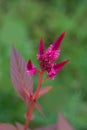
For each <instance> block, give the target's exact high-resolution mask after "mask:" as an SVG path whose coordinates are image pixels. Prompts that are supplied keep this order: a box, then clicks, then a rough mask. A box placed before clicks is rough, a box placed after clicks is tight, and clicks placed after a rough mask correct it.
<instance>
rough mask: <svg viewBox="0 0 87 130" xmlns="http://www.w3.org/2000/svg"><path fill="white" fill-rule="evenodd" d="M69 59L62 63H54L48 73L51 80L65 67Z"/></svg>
mask: <svg viewBox="0 0 87 130" xmlns="http://www.w3.org/2000/svg"><path fill="white" fill-rule="evenodd" d="M68 62H69V60H65V61H63V62H61V63H58V64H54V66H53V68H51V70H50V72H48V75H49V77H50V79H51V80H53V79H54V77H55V76H56V75H57V74H58V73H59V71H60V70H61V69H62V68H63V67H64V65H65V64H67V63H68Z"/></svg>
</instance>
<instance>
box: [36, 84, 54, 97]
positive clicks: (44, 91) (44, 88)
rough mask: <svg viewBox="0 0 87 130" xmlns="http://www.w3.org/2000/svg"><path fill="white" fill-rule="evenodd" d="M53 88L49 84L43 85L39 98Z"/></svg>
mask: <svg viewBox="0 0 87 130" xmlns="http://www.w3.org/2000/svg"><path fill="white" fill-rule="evenodd" d="M51 89H52V87H51V86H47V87H43V88H41V89H40V92H39V95H38V98H40V97H41V96H43V95H44V94H46V93H47V92H49V91H50V90H51Z"/></svg>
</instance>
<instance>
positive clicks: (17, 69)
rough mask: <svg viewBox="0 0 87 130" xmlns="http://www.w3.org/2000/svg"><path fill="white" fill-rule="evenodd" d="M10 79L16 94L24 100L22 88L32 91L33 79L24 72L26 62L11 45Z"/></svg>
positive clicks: (24, 95)
mask: <svg viewBox="0 0 87 130" xmlns="http://www.w3.org/2000/svg"><path fill="white" fill-rule="evenodd" d="M11 79H12V83H13V85H14V88H15V90H16V91H17V93H18V95H19V96H20V97H21V98H22V99H23V100H24V101H25V102H26V94H25V92H24V89H26V90H27V91H28V92H32V91H33V81H32V77H31V76H30V75H28V74H27V72H26V62H25V61H24V59H23V58H22V56H21V55H20V53H19V52H18V51H17V50H16V49H15V48H14V47H12V53H11ZM23 88H24V89H23Z"/></svg>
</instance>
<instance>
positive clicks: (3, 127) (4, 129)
mask: <svg viewBox="0 0 87 130" xmlns="http://www.w3.org/2000/svg"><path fill="white" fill-rule="evenodd" d="M0 130H17V129H16V128H15V127H14V126H13V125H11V124H5V123H2V124H0Z"/></svg>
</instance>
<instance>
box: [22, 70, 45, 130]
mask: <svg viewBox="0 0 87 130" xmlns="http://www.w3.org/2000/svg"><path fill="white" fill-rule="evenodd" d="M43 74H44V72H43V71H41V72H40V75H39V80H38V85H37V89H36V92H35V94H34V97H33V99H34V101H33V102H32V105H31V107H30V109H29V111H28V113H27V117H28V118H27V119H26V122H25V127H24V130H27V129H28V126H29V123H30V120H31V116H32V113H33V110H34V107H35V103H36V100H37V98H38V94H39V91H40V87H41V84H42V78H43Z"/></svg>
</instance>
